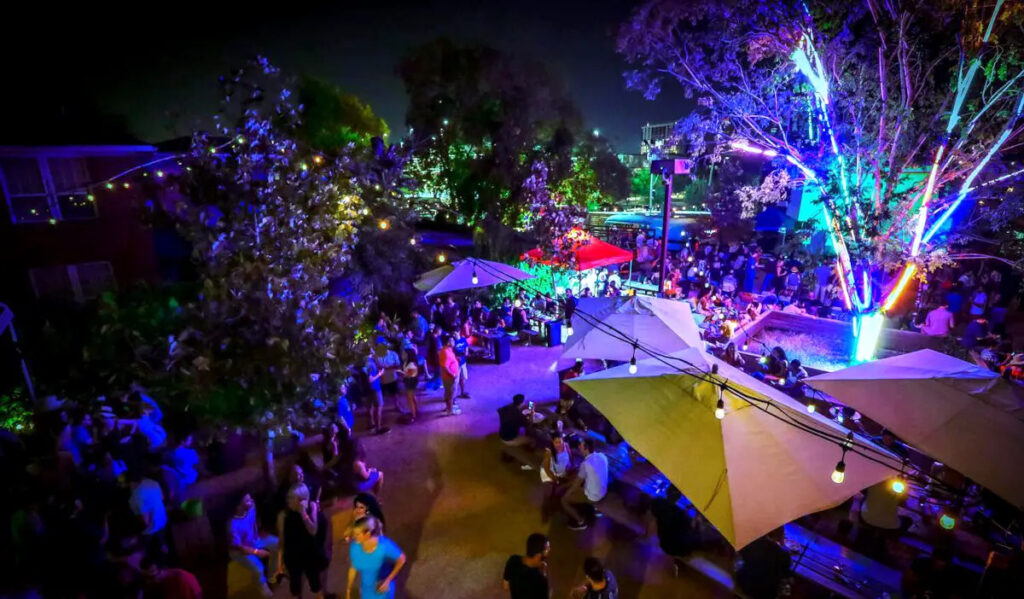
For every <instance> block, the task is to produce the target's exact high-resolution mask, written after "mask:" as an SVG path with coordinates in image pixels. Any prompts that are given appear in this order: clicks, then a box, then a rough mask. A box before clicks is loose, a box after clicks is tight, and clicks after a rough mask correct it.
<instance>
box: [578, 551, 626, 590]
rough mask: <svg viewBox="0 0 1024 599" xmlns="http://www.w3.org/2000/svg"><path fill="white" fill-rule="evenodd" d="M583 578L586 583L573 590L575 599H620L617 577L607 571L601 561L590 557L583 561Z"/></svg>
mask: <svg viewBox="0 0 1024 599" xmlns="http://www.w3.org/2000/svg"><path fill="white" fill-rule="evenodd" d="M583 576H584V577H586V581H585V582H584V583H583V584H582V585H580V586H579V587H576V588H575V589H573V591H572V594H571V596H572V597H573V598H574V599H619V585H618V583H617V582H615V575H614V574H612V571H611V570H608V569H605V567H604V564H602V563H601V560H599V559H597V558H596V557H588V558H587V559H585V560H583Z"/></svg>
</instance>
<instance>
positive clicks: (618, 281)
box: [608, 268, 622, 287]
mask: <svg viewBox="0 0 1024 599" xmlns="http://www.w3.org/2000/svg"><path fill="white" fill-rule="evenodd" d="M608 284H609V285H615V287H622V278H621V277H619V271H618V270H614V269H611V268H609V269H608Z"/></svg>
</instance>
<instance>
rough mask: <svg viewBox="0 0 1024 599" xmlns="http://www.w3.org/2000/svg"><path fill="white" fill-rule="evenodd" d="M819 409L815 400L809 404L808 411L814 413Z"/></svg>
mask: <svg viewBox="0 0 1024 599" xmlns="http://www.w3.org/2000/svg"><path fill="white" fill-rule="evenodd" d="M817 409H818V406H816V405H814V402H813V401H812V402H811V403H809V404H807V412H808V413H809V414H813V413H814V412H815V411H816V410H817Z"/></svg>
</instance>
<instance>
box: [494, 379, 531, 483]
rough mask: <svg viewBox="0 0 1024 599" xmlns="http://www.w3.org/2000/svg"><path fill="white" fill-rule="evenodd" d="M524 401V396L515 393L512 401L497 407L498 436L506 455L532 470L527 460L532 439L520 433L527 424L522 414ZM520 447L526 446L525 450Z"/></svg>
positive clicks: (529, 457)
mask: <svg viewBox="0 0 1024 599" xmlns="http://www.w3.org/2000/svg"><path fill="white" fill-rule="evenodd" d="M525 401H526V396H524V395H523V394H522V393H517V394H516V395H515V396H513V397H512V403H510V404H508V405H504V406H502V407H500V408H498V438H499V439H501V442H502V444H503V445H504V446H505V451H506V452H507V454H508V455H511V456H512V457H515V458H518V459H519V461H520V462H523V466H522V468H523V470H532V469H533V467H532V466H531V465H529V463H528V462H530V461H531V456H530V454H529V449H530V447H531V446H532V445H533V441H532V440H531V439H530V438H529V437H527V436H526V435H524V434H522V432H523V429H525V428H526V427H527V426H529V422H528V421H527V419H526V416H524V415H523V402H525ZM520 448H526V451H525V452H524V451H522V450H521V449H520Z"/></svg>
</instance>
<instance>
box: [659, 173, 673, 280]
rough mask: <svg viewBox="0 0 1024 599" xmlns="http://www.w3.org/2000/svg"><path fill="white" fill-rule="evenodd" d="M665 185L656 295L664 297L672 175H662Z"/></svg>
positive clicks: (670, 214)
mask: <svg viewBox="0 0 1024 599" xmlns="http://www.w3.org/2000/svg"><path fill="white" fill-rule="evenodd" d="M661 180H662V182H663V183H664V184H665V206H664V209H663V210H664V211H663V212H662V215H661V276H659V277H658V286H659V287H660V288H661V289H659V290H658V295H659V296H661V297H665V281H666V280H667V279H666V277H667V276H668V221H669V219H670V218H671V216H672V173H671V172H667V173H662V175H661Z"/></svg>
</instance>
